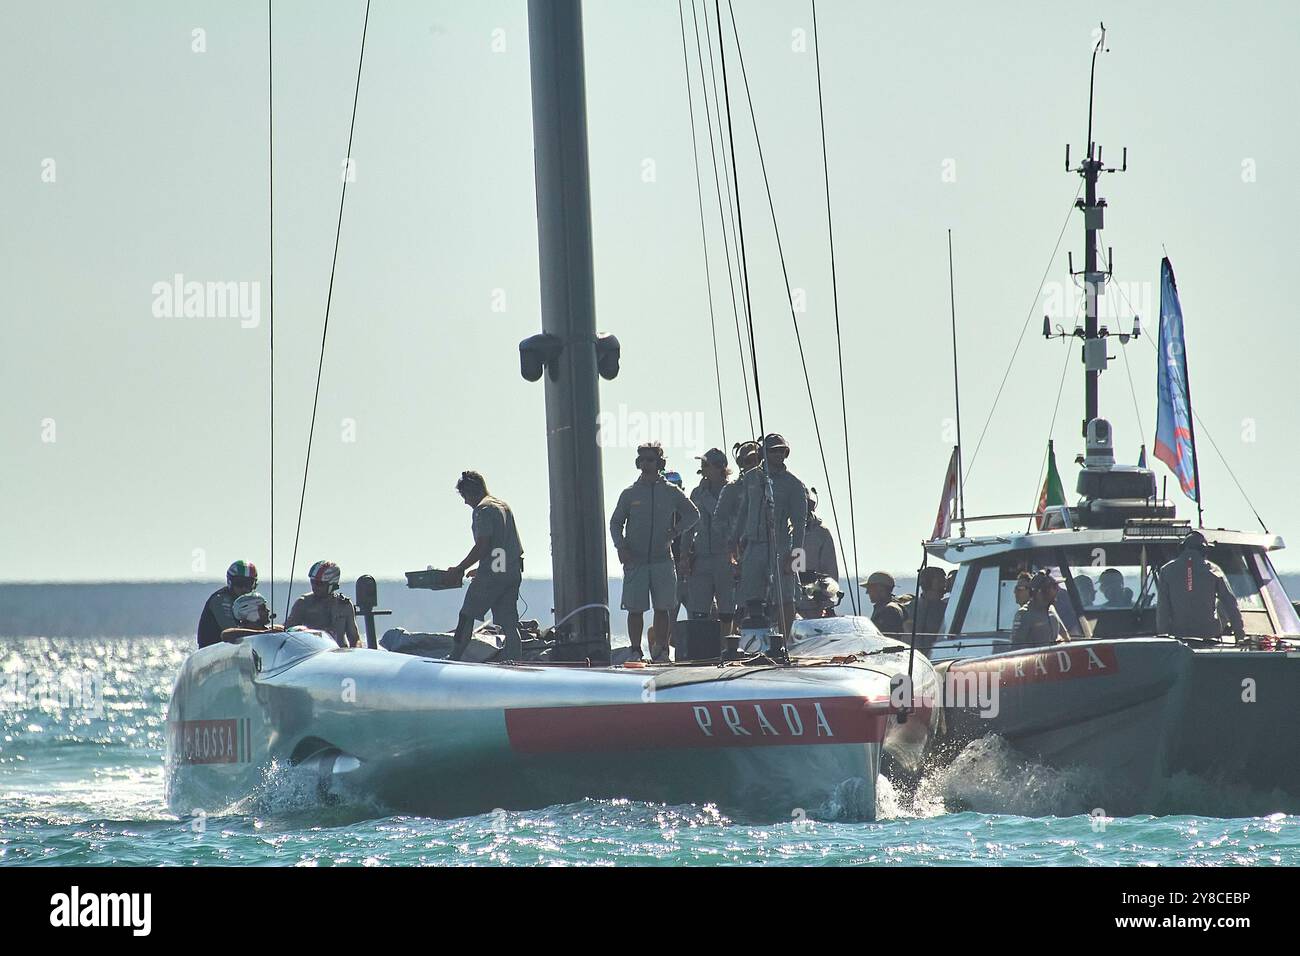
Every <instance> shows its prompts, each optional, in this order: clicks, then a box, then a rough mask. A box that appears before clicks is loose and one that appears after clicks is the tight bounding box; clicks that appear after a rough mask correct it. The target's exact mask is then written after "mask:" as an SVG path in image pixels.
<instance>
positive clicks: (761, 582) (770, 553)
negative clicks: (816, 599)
mask: <svg viewBox="0 0 1300 956" xmlns="http://www.w3.org/2000/svg"><path fill="white" fill-rule="evenodd" d="M763 451H764V461H765V465H766V467H758V468H755V469H754V470H753V471H751V472H750V473H749V474H748V475H747V476H746V477H745V479H744V482H743V494H742V495H741V499H740V507H739V511H738V513H737V515H736V524H735V528H734V529H733V531H732V542H731V543H732V544H734V545H739V544H740V543H741V542H743V545H744V547H743V550H742V551H741V557H740V589H739V593H738V595H737V597H738V599H739V601H740V602H741V603H744V604H748V603H750V602H753V601H764V602H766V603H767V605H768V607H769V608H780V612H781V620H780V623H781V633H782V634H783V635H784V636H785V637H786V638H789V636H790V628H791V626H792V625H793V624H794V604H795V599H796V597H797V592H798V587H799V579H798V574H799V572H800V571H804V570H806V569H807V568H806V557H805V554H804V536H805V534H806V532H807V529H808V489H807V488H806V487H805V486H804V483H803V482H802V481H800V480H799V479H798V478H796V477H795V476H794V474H793V473H792V472H791V471H789V469H787V468H786V465H785V462H786V459H787V458H788V457H789V456H790V446H789V445H788V444H787V443H786V440H785V439H784V438H782V437H781V436H780V435H777V434H775V433H773V434H770V435H766V436H764V438H763ZM764 479H766V480H764ZM774 567H775V569H776V570H775V573H774V572H773V568H774Z"/></svg>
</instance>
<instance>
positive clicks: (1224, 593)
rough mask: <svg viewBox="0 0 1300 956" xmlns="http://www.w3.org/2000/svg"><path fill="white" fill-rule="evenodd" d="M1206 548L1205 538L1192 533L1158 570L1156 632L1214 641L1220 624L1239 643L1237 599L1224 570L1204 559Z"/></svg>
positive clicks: (1242, 630)
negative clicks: (1225, 625) (1175, 554)
mask: <svg viewBox="0 0 1300 956" xmlns="http://www.w3.org/2000/svg"><path fill="white" fill-rule="evenodd" d="M1205 546H1206V541H1205V535H1203V534H1201V533H1200V532H1199V531H1193V532H1191V533H1190V534H1189V535H1187V537H1185V538H1184V539H1183V547H1182V550H1181V551H1179V552H1178V557H1176V558H1174V559H1173V560H1172V561H1170V562H1169V563H1168V564H1166V565H1165V566H1164V567H1162V568H1161V569H1160V585H1159V588H1158V591H1157V593H1158V598H1157V602H1156V633H1158V634H1172V635H1173V636H1175V637H1200V638H1209V639H1217V638H1219V637H1220V636H1221V635H1222V633H1223V630H1222V627H1221V625H1220V622H1221V621H1222V622H1224V623H1226V624H1227V625H1228V630H1229V631H1230V632H1231V633H1232V635H1233V637H1235V638H1236V639H1237V640H1241V638H1242V636H1243V635H1244V633H1245V629H1244V627H1243V624H1242V620H1241V608H1240V607H1238V606H1237V597H1236V595H1235V594H1233V593H1232V588H1230V587H1229V586H1228V579H1227V578H1226V577H1225V576H1224V574H1223V571H1222V570H1221V569H1220V568H1219V566H1218V565H1217V564H1215V563H1214V562H1213V561H1211V560H1209V559H1208V558H1207V557H1206V556H1205Z"/></svg>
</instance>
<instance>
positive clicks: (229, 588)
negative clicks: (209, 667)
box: [198, 561, 257, 647]
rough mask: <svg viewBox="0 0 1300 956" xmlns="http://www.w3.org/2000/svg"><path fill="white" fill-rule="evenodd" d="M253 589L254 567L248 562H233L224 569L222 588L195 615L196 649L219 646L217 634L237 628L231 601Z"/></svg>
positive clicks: (255, 572) (213, 593)
mask: <svg viewBox="0 0 1300 956" xmlns="http://www.w3.org/2000/svg"><path fill="white" fill-rule="evenodd" d="M256 587H257V566H256V565H254V564H253V562H252V561H235V562H234V563H232V564H231V565H230V567H229V568H227V569H226V586H225V587H224V588H220V589H219V590H216V591H214V592H212V594H211V595H210V596H209V597H208V600H207V603H205V604H204V605H203V613H202V614H201V615H199V629H198V640H199V647H207V646H208V645H209V644H218V643H220V642H221V632H222V631H224V630H226V628H229V627H235V626H237V624H238V622H237V621H236V620H235V612H234V603H235V599H236V598H238V597H239V596H240V595H243V594H249V593H251V592H252V591H253V589H254V588H256Z"/></svg>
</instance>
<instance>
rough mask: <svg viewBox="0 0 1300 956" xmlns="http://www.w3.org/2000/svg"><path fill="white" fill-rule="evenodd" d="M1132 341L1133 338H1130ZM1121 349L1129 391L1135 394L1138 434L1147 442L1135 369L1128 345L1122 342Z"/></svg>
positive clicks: (1134, 407)
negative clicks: (1134, 373)
mask: <svg viewBox="0 0 1300 956" xmlns="http://www.w3.org/2000/svg"><path fill="white" fill-rule="evenodd" d="M1130 341H1132V340H1131V339H1130ZM1119 350H1120V354H1121V355H1123V356H1124V374H1125V375H1127V376H1128V392H1129V394H1130V395H1132V396H1133V414H1134V415H1135V416H1136V417H1137V423H1138V435H1140V436H1141V437H1142V440H1143V441H1144V442H1145V441H1146V434H1147V430H1146V426H1144V425H1143V424H1142V409H1141V407H1139V405H1138V393H1137V389H1136V388H1134V387H1133V369H1132V368H1131V367H1130V366H1129V361H1128V345H1127V344H1125V343H1123V342H1121V343H1120V347H1119Z"/></svg>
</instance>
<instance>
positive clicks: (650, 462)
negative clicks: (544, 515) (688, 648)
mask: <svg viewBox="0 0 1300 956" xmlns="http://www.w3.org/2000/svg"><path fill="white" fill-rule="evenodd" d="M636 465H637V468H639V469H640V470H641V475H640V477H639V478H637V480H636V481H634V482H633V483H632V484H631V485H629V486H628V487H627V488H625V489H623V493H622V494H620V495H619V496H618V504H617V505H615V506H614V513H613V514H612V515H611V516H610V519H609V534H610V537H611V538H612V539H613V541H614V547H615V548H616V549H617V550H618V560H619V562H620V563H621V564H622V565H623V610H625V611H627V635H628V639H629V640H630V641H631V644H632V657H633V659H634V660H639V659H640V658H641V632H642V630H643V629H644V626H645V612H646V611H648V610H650V609H651V608H653V609H654V634H653V636H652V639H651V645H650V657H651V659H652V660H655V661H663V660H667V657H668V637H669V634H670V627H671V624H670V614H671V613H672V610H673V608H675V607H676V606H677V570H676V568H675V567H674V566H673V556H672V550H671V547H672V541H673V538H675V537H677V536H678V535H681V534H684V533H686V532H688V531H689V530H690V529H691V528H692V527H694V526H695V523H696V522H697V521H699V518H700V513H699V511H698V509H696V507H695V505H693V504H691V500H690V499H689V498H687V497H686V495H685V494H684V493H683V492H682V490H681V489H679V488H677V487H676V486H674V485H670V484H669V483H668V482H667V481H665V480H664V478H663V475H662V474H660V472H662V471H663V469H664V467H665V466H666V465H667V462H666V461H665V459H664V450H663V447H662V446H661V445H660V444H659V443H658V442H649V443H647V444H644V445H641V446H640V447H639V448H637V450H636ZM675 517H676V518H678V519H680V520H679V521H675V520H674V518H675Z"/></svg>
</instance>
